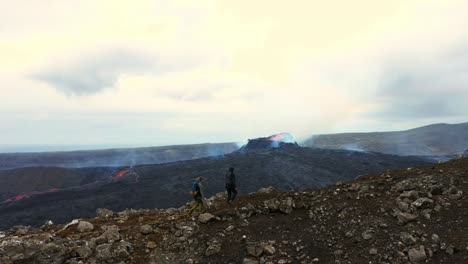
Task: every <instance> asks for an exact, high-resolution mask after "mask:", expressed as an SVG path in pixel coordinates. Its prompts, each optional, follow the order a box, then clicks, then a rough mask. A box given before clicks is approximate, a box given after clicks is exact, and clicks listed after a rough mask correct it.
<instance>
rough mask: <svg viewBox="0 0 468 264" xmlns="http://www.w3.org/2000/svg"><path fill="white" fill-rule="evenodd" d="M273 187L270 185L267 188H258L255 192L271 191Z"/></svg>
mask: <svg viewBox="0 0 468 264" xmlns="http://www.w3.org/2000/svg"><path fill="white" fill-rule="evenodd" d="M274 190H275V189H274V188H273V187H272V186H269V187H267V188H260V189H259V190H258V191H257V193H272V192H273V191H274Z"/></svg>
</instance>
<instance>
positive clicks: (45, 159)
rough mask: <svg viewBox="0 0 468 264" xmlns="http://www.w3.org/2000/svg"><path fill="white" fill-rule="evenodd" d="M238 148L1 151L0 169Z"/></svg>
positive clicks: (173, 157)
mask: <svg viewBox="0 0 468 264" xmlns="http://www.w3.org/2000/svg"><path fill="white" fill-rule="evenodd" d="M237 149H238V146H237V144H235V143H220V144H194V145H176V146H162V147H147V148H122V149H103V150H80V151H65V152H38V153H0V170H5V169H14V168H22V167H34V166H49V167H50V166H53V167H67V168H83V167H103V166H105V167H108V166H111V167H116V166H132V165H137V164H159V163H167V162H175V161H179V160H191V159H198V158H203V157H208V156H217V155H223V154H226V153H231V152H233V151H235V150H237Z"/></svg>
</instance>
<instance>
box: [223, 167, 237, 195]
mask: <svg viewBox="0 0 468 264" xmlns="http://www.w3.org/2000/svg"><path fill="white" fill-rule="evenodd" d="M224 186H225V187H226V191H227V201H226V202H227V203H231V202H233V201H234V199H235V198H236V195H237V184H236V175H235V174H234V168H232V167H231V168H229V170H228V172H227V173H226V176H224Z"/></svg>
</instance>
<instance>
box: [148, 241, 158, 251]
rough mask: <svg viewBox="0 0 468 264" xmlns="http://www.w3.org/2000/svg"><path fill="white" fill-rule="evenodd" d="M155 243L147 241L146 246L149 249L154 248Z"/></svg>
mask: <svg viewBox="0 0 468 264" xmlns="http://www.w3.org/2000/svg"><path fill="white" fill-rule="evenodd" d="M156 246H157V245H156V243H154V241H148V243H147V244H146V247H147V248H149V249H154V248H156Z"/></svg>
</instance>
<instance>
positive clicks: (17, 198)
mask: <svg viewBox="0 0 468 264" xmlns="http://www.w3.org/2000/svg"><path fill="white" fill-rule="evenodd" d="M30 197H31V195H30V194H20V195H17V196H15V197H11V198H8V199H6V200H4V201H3V203H11V202H14V201H19V200H23V199H27V198H30Z"/></svg>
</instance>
